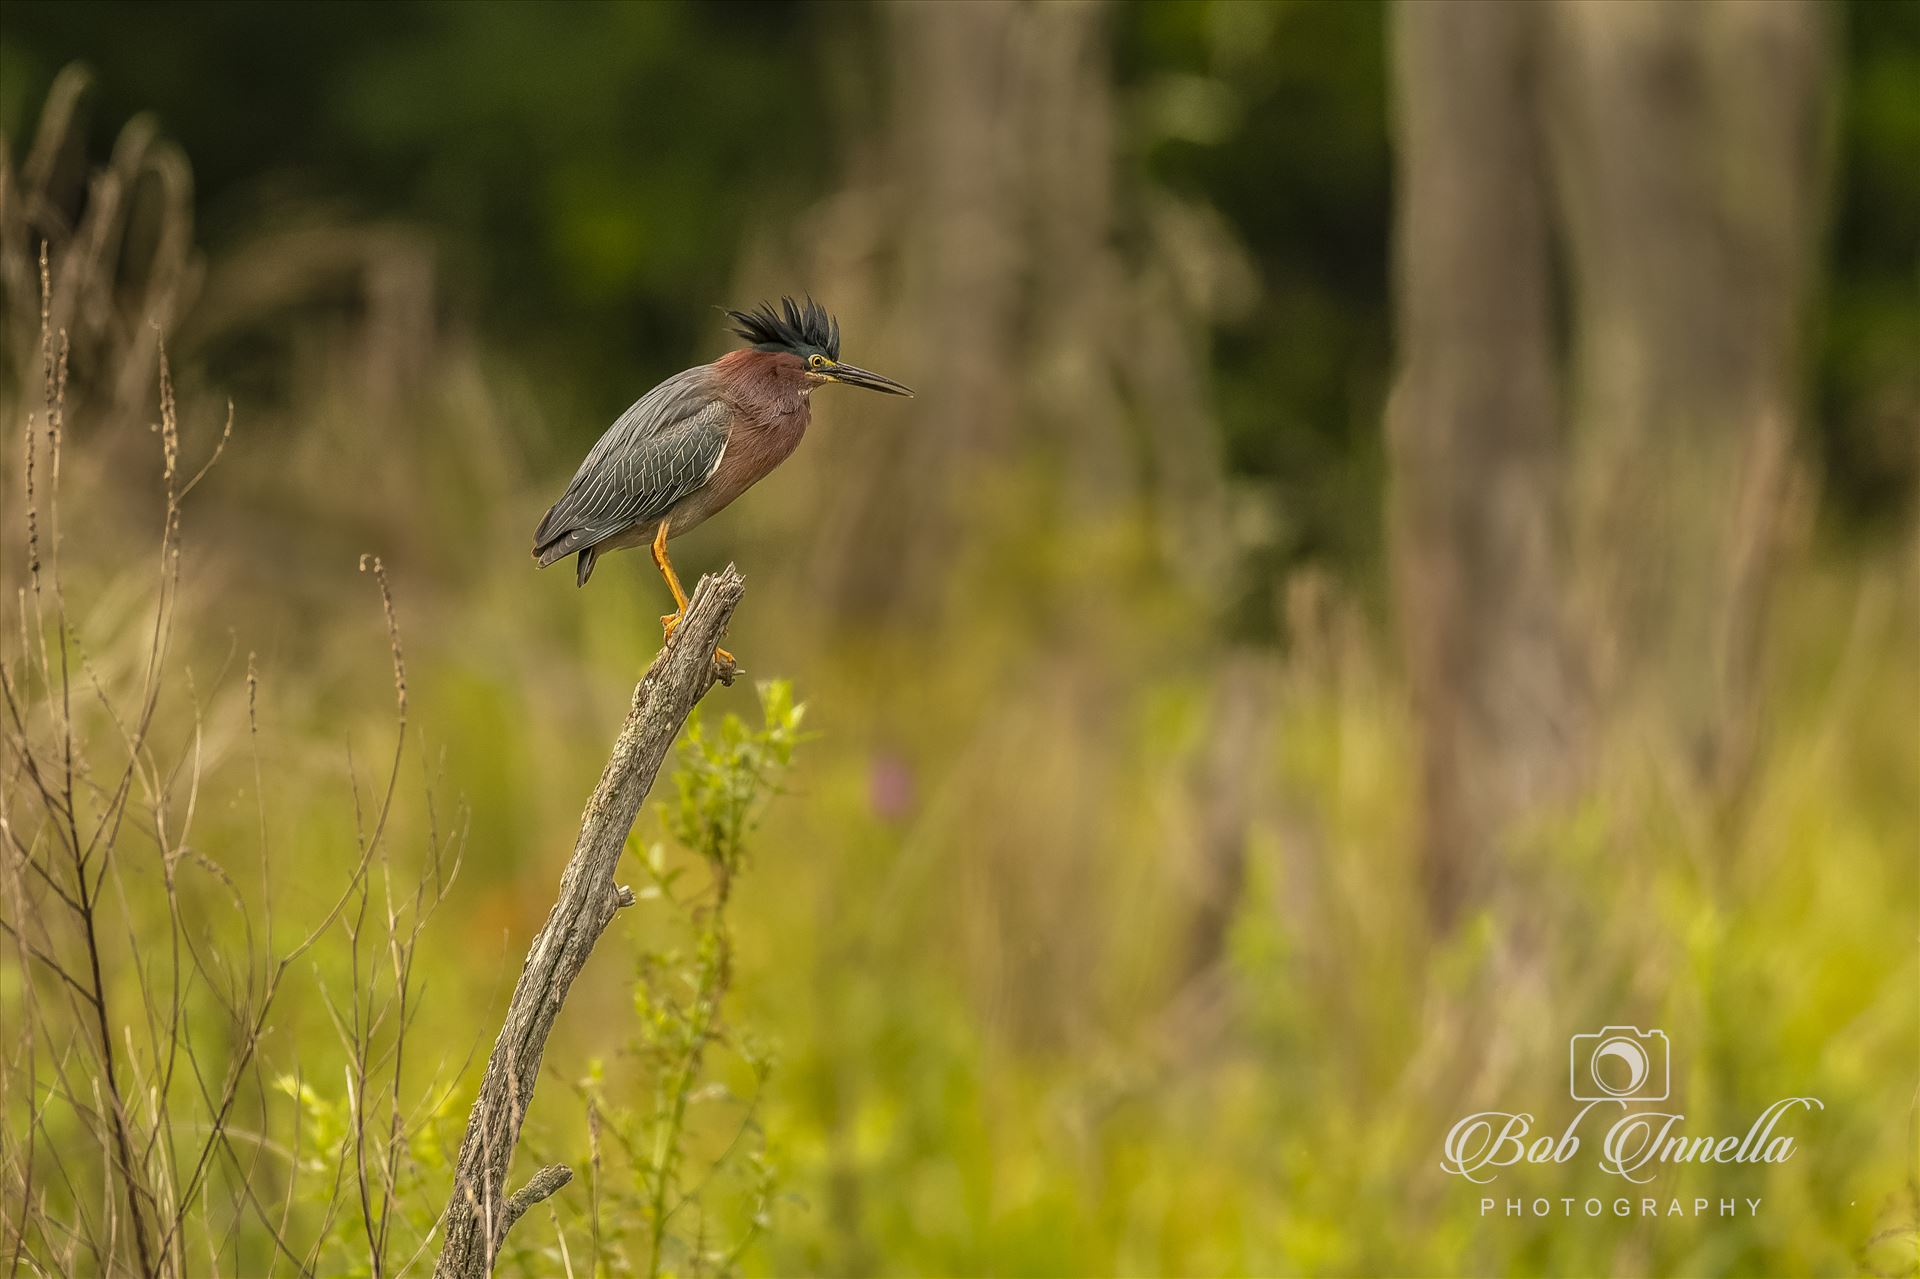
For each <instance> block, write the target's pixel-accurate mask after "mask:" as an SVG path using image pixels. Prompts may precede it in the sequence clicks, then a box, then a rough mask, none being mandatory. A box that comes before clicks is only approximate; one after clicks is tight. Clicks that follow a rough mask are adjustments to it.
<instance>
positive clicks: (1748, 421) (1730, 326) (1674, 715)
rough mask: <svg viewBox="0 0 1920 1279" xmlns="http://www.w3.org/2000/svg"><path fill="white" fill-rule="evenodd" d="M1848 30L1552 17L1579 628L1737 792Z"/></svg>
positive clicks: (1712, 780) (1767, 15) (1581, 12)
mask: <svg viewBox="0 0 1920 1279" xmlns="http://www.w3.org/2000/svg"><path fill="white" fill-rule="evenodd" d="M1826 18H1827V14H1826V7H1825V6H1823V5H1820V4H1817V3H1813V2H1812V0H1769V2H1766V3H1760V2H1757V0H1756V2H1746V3H1740V2H1733V3H1716V4H1705V5H1681V4H1664V5H1654V4H1625V5H1622V4H1603V3H1596V2H1594V0H1564V2H1563V3H1560V4H1558V5H1556V6H1555V7H1554V8H1553V9H1552V11H1551V24H1550V27H1551V36H1550V39H1551V43H1552V57H1553V63H1554V66H1555V69H1556V75H1555V77H1554V80H1553V85H1554V93H1553V95H1552V100H1551V112H1550V119H1551V122H1552V127H1553V129H1554V137H1555V142H1556V146H1555V155H1556V159H1557V162H1558V163H1557V169H1558V176H1559V188H1560V192H1561V197H1562V198H1561V208H1562V211H1563V216H1564V219H1565V225H1566V232H1567V243H1568V249H1569V257H1570V265H1571V268H1572V277H1573V284H1574V288H1575V297H1576V301H1577V306H1576V308H1575V311H1574V327H1573V356H1574V361H1573V370H1574V377H1573V385H1574V397H1573V414H1574V421H1575V424H1576V430H1575V435H1574V438H1575V440H1576V441H1577V446H1578V466H1577V467H1576V471H1575V474H1576V476H1577V477H1578V484H1577V488H1576V490H1575V494H1574V511H1575V519H1574V529H1575V537H1576V546H1577V553H1578V557H1579V564H1580V575H1579V579H1578V581H1577V583H1576V586H1577V589H1578V592H1579V609H1580V616H1581V617H1582V619H1583V625H1582V628H1581V629H1582V631H1583V633H1584V634H1586V635H1587V636H1589V637H1590V639H1591V642H1592V652H1591V654H1590V655H1589V657H1590V662H1591V666H1592V671H1593V675H1594V678H1595V681H1596V689H1597V691H1598V692H1599V693H1600V694H1601V696H1603V697H1604V699H1605V701H1606V703H1607V704H1608V705H1609V706H1610V707H1612V708H1615V709H1616V711H1617V712H1618V713H1620V714H1621V715H1622V717H1623V720H1624V722H1625V724H1626V725H1627V727H1629V729H1630V730H1632V731H1633V732H1634V733H1635V735H1636V736H1639V737H1644V736H1645V734H1644V733H1643V732H1642V731H1641V728H1642V725H1643V722H1649V721H1650V722H1651V723H1652V724H1654V725H1656V726H1657V727H1658V728H1659V730H1660V737H1661V738H1663V739H1664V740H1665V741H1666V742H1667V743H1668V744H1669V749H1670V750H1672V751H1674V752H1676V753H1678V754H1679V755H1681V757H1682V758H1684V759H1685V760H1687V761H1688V763H1690V764H1691V765H1692V768H1693V772H1694V779H1695V780H1696V781H1697V782H1699V783H1702V784H1704V785H1705V786H1706V787H1707V788H1709V790H1710V791H1711V792H1714V793H1716V794H1719V795H1721V796H1726V795H1730V794H1731V793H1733V792H1734V791H1736V790H1737V789H1738V787H1739V785H1740V782H1741V781H1742V779H1743V778H1744V775H1745V773H1746V770H1747V767H1748V763H1749V759H1750V757H1751V753H1752V750H1753V744H1754V734H1755V727H1756V715H1755V710H1756V701H1757V696H1758V689H1757V680H1758V676H1759V673H1760V657H1761V648H1760V643H1759V639H1760V636H1761V634H1762V622H1763V613H1764V607H1765V602H1766V596H1767V583H1768V580H1769V578H1770V576H1771V572H1772V567H1773V561H1774V558H1775V555H1774V548H1775V543H1776V530H1777V526H1778V524H1779V517H1780V512H1781V509H1782V500H1783V497H1784V496H1785V492H1786V487H1787V485H1788V482H1789V480H1790V478H1791V475H1792V468H1791V466H1790V452H1791V450H1790V446H1791V442H1792V437H1793V419H1794V409H1795V398H1796V394H1797V387H1798V380H1799V379H1798V375H1799V360H1798V354H1799V349H1800V343H1799V320H1800V317H1801V312H1802V308H1803V303H1804V300H1805V297H1806V290H1807V281H1808V278H1809V268H1810V266H1811V262H1812V255H1813V251H1814V248H1815V243H1816V239H1817V235H1818V229H1819V223H1820V217H1821V213H1822V210H1823V204H1824V192H1825V190H1826V181H1825V179H1826V177H1827V160H1828V150H1829V148H1828V146H1827V133H1826V128H1825V125H1826V108H1827V103H1828V90H1827V83H1826V80H1827V74H1828V65H1827V49H1828V41H1827V33H1826V30H1825V28H1826Z"/></svg>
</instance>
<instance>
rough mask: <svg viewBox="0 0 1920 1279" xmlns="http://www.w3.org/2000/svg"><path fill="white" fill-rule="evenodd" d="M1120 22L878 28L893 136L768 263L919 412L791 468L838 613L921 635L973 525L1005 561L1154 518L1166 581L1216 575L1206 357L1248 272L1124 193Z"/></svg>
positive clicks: (876, 139) (816, 593)
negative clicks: (1009, 545) (1043, 534)
mask: <svg viewBox="0 0 1920 1279" xmlns="http://www.w3.org/2000/svg"><path fill="white" fill-rule="evenodd" d="M1109 16H1110V14H1109V10H1108V9H1107V7H1106V6H1104V5H1101V4H1097V3H1091V2H1089V0H1071V2H1062V3H1054V4H1045V5H1035V4H1018V3H1011V2H1009V0H977V2H973V0H970V2H965V3H962V2H959V0H952V2H947V3H926V4H913V5H894V6H888V7H886V8H884V9H883V10H881V11H880V17H881V23H880V34H881V36H882V37H883V38H884V41H885V45H886V55H887V56H886V61H887V63H888V65H889V67H890V68H891V72H892V74H891V77H890V80H889V89H888V99H887V101H886V103H885V104H884V106H885V109H884V110H880V111H876V112H873V113H870V114H871V115H872V116H873V117H875V118H879V119H883V120H884V121H885V122H886V124H885V129H884V131H882V132H880V133H879V134H878V135H876V136H873V137H870V138H864V139H857V140H856V145H855V146H854V147H853V148H851V151H852V160H851V163H850V173H849V177H848V181H847V184H846V189H845V191H844V193H843V195H842V196H841V197H840V198H838V199H835V200H833V201H830V202H829V203H828V204H826V205H825V206H823V208H822V209H821V210H820V213H819V215H818V217H817V219H816V223H815V225H814V226H812V227H810V228H809V229H808V231H807V234H806V235H805V236H804V240H805V243H804V244H803V245H802V246H801V247H800V249H799V251H798V252H797V253H789V252H786V251H785V250H784V249H783V250H782V251H781V252H779V253H778V254H774V253H769V254H768V257H769V259H770V260H771V259H773V258H776V257H777V258H780V259H783V260H792V259H795V258H798V259H799V260H801V261H806V260H807V259H808V258H812V259H813V261H812V264H811V266H810V268H809V269H808V270H807V271H806V272H805V275H804V278H807V279H809V280H813V281H816V282H819V287H820V288H821V289H822V290H823V293H822V296H823V297H824V296H829V295H830V296H831V297H832V298H833V299H834V301H835V307H836V309H837V310H838V311H839V312H840V314H841V319H842V321H843V323H844V324H845V327H846V329H847V331H848V332H849V333H850V334H858V335H861V336H860V337H859V339H858V342H859V344H858V347H857V348H856V347H855V346H854V345H853V339H852V338H850V339H849V347H848V352H849V358H852V359H854V360H856V361H859V362H862V363H868V362H870V363H872V364H873V365H874V366H875V367H878V368H882V369H891V370H894V371H895V372H896V374H897V375H898V376H900V377H901V378H902V379H903V380H905V381H907V382H908V383H910V384H912V385H913V386H914V387H915V388H916V390H918V391H919V392H920V398H919V399H918V400H917V401H916V402H915V404H914V407H913V410H912V421H913V425H912V427H911V428H910V429H901V428H900V427H899V425H898V423H897V421H896V422H892V423H883V422H881V421H879V418H880V417H882V416H884V414H882V413H880V412H879V411H878V410H876V409H875V406H873V405H871V404H868V405H862V404H860V403H857V402H854V401H855V400H856V398H857V397H847V399H846V402H844V403H842V402H839V401H836V403H835V406H834V413H835V414H836V416H840V415H846V416H853V415H856V414H865V413H869V412H871V413H873V414H874V417H875V424H874V426H873V428H872V429H871V430H868V429H862V428H860V427H853V428H849V429H847V430H845V431H841V430H829V431H823V432H821V433H820V434H819V436H818V438H817V441H815V440H810V441H809V444H808V448H807V449H806V450H805V451H804V452H802V453H801V454H800V455H799V456H797V457H796V458H795V460H794V462H793V464H792V465H793V466H795V467H799V468H802V469H803V470H806V471H809V472H810V474H812V475H817V476H819V477H822V478H821V480H820V482H819V486H817V487H816V486H809V485H803V484H796V486H795V488H796V490H797V491H818V489H819V488H820V487H824V488H828V489H830V491H832V492H833V493H834V494H835V501H834V502H833V504H832V506H831V508H830V509H829V510H828V511H826V512H821V511H820V510H819V506H818V503H812V504H811V505H810V506H809V508H808V509H809V512H810V514H808V515H807V517H806V518H807V519H808V522H809V525H810V528H809V532H808V536H807V542H808V543H809V545H810V546H811V548H812V553H813V563H812V565H811V567H810V572H809V574H808V577H809V579H810V581H811V582H812V583H814V584H815V588H814V590H813V591H811V592H810V597H811V598H813V599H815V600H818V599H821V598H826V599H830V600H832V601H834V603H835V606H836V607H835V608H834V610H833V612H834V613H835V614H836V615H851V616H855V617H861V618H864V619H868V620H871V619H873V618H876V617H889V616H891V617H896V618H899V617H907V618H914V619H916V620H918V621H921V622H925V621H926V619H927V617H928V616H929V615H931V614H933V613H935V612H936V611H937V609H938V607H939V606H940V605H941V604H943V603H944V602H945V601H946V600H947V599H948V598H950V588H951V586H952V581H951V576H952V570H953V569H954V568H955V567H956V566H957V565H959V564H960V562H961V561H962V560H963V559H964V558H965V557H966V555H967V554H968V552H969V551H970V550H971V551H976V552H977V551H978V549H979V545H980V541H981V540H982V539H981V537H980V535H979V531H980V529H982V528H983V527H984V528H987V529H991V530H992V532H993V533H995V534H998V535H1000V538H1001V540H1002V541H1006V540H1009V539H1008V534H1010V533H1017V534H1028V535H1030V534H1032V532H1033V527H1032V526H1033V525H1034V524H1036V523H1042V524H1044V523H1045V522H1049V521H1052V520H1054V518H1055V515H1054V513H1055V512H1056V511H1061V512H1065V513H1066V514H1067V516H1068V517H1070V518H1074V517H1088V516H1091V517H1092V518H1094V519H1112V518H1113V517H1115V516H1116V515H1134V514H1144V515H1145V516H1146V517H1147V518H1146V519H1143V520H1141V521H1140V524H1141V526H1143V527H1150V528H1151V530H1152V532H1153V533H1154V534H1155V535H1157V536H1158V539H1159V545H1158V547H1156V548H1155V549H1156V550H1158V551H1159V552H1160V553H1161V554H1162V555H1163V556H1164V557H1165V558H1166V559H1167V560H1168V561H1170V562H1176V563H1179V564H1180V565H1181V567H1182V568H1183V569H1192V568H1193V567H1195V562H1196V561H1198V562H1199V567H1200V569H1201V571H1203V572H1204V571H1207V570H1209V569H1212V568H1216V567H1222V566H1223V565H1224V556H1223V555H1222V553H1221V551H1222V545H1223V537H1222V535H1221V533H1220V530H1219V527H1218V526H1219V514H1220V512H1221V510H1222V508H1223V502H1222V500H1221V497H1220V492H1221V483H1222V481H1221V468H1220V463H1219V458H1218V452H1217V449H1216V447H1215V445H1214V440H1215V433H1214V432H1213V430H1212V429H1211V425H1210V422H1209V415H1208V405H1207V401H1206V379H1205V376H1204V370H1205V368H1206V363H1207V355H1206V349H1205V345H1204V344H1205V340H1206V336H1205V335H1206V334H1207V333H1208V331H1209V323H1208V322H1209V320H1210V318H1211V314H1212V313H1213V312H1214V311H1216V310H1219V309H1225V308H1227V307H1230V306H1232V305H1234V304H1235V303H1236V302H1238V301H1241V300H1243V296H1242V295H1243V294H1244V292H1245V284H1244V275H1245V268H1244V265H1243V264H1242V263H1241V262H1240V261H1239V259H1238V257H1237V255H1236V253H1235V251H1234V249H1233V248H1232V245H1231V239H1230V237H1229V236H1228V235H1227V234H1226V233H1225V232H1224V230H1223V229H1222V224H1221V223H1220V222H1219V221H1218V220H1217V219H1211V218H1209V217H1208V216H1207V215H1206V214H1205V213H1204V212H1202V211H1199V210H1196V209H1193V208H1192V207H1190V206H1185V205H1181V204H1180V203H1179V202H1177V201H1175V200H1174V199H1172V198H1171V197H1167V196H1165V195H1164V194H1162V193H1157V192H1143V191H1140V190H1139V189H1138V188H1133V187H1126V186H1124V185H1123V184H1120V183H1118V182H1116V180H1115V178H1116V166H1117V146H1118V143H1117V141H1116V128H1115V123H1116V119H1117V117H1118V107H1117V105H1116V103H1115V101H1114V91H1113V84H1112V80H1113V71H1112V55H1111V50H1110V47H1109V34H1110V33H1109V29H1108V20H1109ZM762 269H763V268H761V267H759V266H758V265H757V264H756V265H755V266H754V268H753V270H752V271H750V272H749V274H755V273H758V272H760V271H761V270H762ZM765 270H766V273H767V274H769V275H771V274H773V272H772V270H771V269H770V267H769V268H765ZM827 477H830V478H827ZM763 509H764V507H763ZM1176 557H1177V559H1176ZM902 591H913V592H918V593H919V595H920V598H918V599H906V598H901V597H900V594H899V593H900V592H902Z"/></svg>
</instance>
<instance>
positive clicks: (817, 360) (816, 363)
mask: <svg viewBox="0 0 1920 1279" xmlns="http://www.w3.org/2000/svg"><path fill="white" fill-rule="evenodd" d="M807 363H808V364H810V365H812V366H813V367H814V368H816V369H824V368H826V367H827V363H828V361H827V357H826V356H824V355H821V354H819V353H818V352H815V353H814V354H812V355H810V356H808V357H807Z"/></svg>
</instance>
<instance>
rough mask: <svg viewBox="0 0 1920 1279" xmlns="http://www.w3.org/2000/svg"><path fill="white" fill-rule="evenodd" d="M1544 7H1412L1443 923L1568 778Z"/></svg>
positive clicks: (1412, 487)
mask: <svg viewBox="0 0 1920 1279" xmlns="http://www.w3.org/2000/svg"><path fill="white" fill-rule="evenodd" d="M1538 19H1539V14H1538V11H1537V10H1535V9H1534V8H1533V7H1532V6H1528V5H1519V4H1506V3H1501V2H1500V0H1472V2H1470V3H1458V4H1447V5H1439V4H1403V5H1401V6H1400V7H1399V8H1398V9H1397V10H1396V14H1395V27H1394V63H1393V68H1394V76H1395V84H1396V88H1397V97H1398V101H1397V104H1396V107H1397V124H1398V129H1399V154H1398V161H1397V170H1396V173H1397V178H1398V182H1399V200H1400V210H1399V218H1398V223H1397V227H1396V235H1395V244H1394V250H1395V271H1396V281H1397V286H1398V287H1397V298H1396V322H1397V324H1398V328H1399V335H1400V337H1399V341H1400V366H1399V370H1398V374H1397V377H1396V380H1395V385H1394V389H1393V394H1392V399H1391V402H1390V403H1389V406H1388V413H1387V426H1388V449H1389V460H1390V469H1391V484H1392V493H1391V498H1390V505H1389V518H1390V521H1391V526H1392V529H1391V547H1392V558H1393V569H1394V583H1395V590H1396V593H1397V596H1398V602H1399V613H1400V630H1401V634H1402V636H1403V641H1404V644H1405V656H1406V662H1407V667H1408V673H1409V677H1410V679H1411V682H1412V687H1413V696H1414V702H1415V713H1416V715H1417V716H1418V719H1419V724H1420V733H1421V740H1420V744H1419V751H1420V776H1421V804H1422V818H1423V820H1422V834H1421V839H1422V850H1421V853H1422V865H1423V868H1424V878H1425V890H1426V894H1427V901H1428V904H1429V909H1430V914H1431V915H1432V918H1433V921H1434V923H1435V924H1436V926H1438V927H1440V928H1444V927H1446V926H1447V925H1448V924H1449V923H1450V922H1451V921H1452V920H1453V918H1454V916H1455V915H1456V913H1457V912H1458V911H1459V909H1460V908H1461V906H1462V905H1463V904H1464V902H1465V901H1466V900H1467V898H1468V897H1469V896H1470V895H1471V894H1472V892H1473V882H1472V881H1473V880H1474V879H1475V878H1476V877H1477V874H1478V870H1477V867H1478V866H1479V865H1480V864H1481V863H1482V862H1483V861H1484V859H1485V857H1486V856H1487V854H1488V853H1490V852H1491V851H1492V850H1493V847H1494V846H1495V845H1497V844H1498V842H1499V841H1500V840H1501V839H1502V838H1503V836H1504V834H1505V833H1506V831H1507V830H1508V828H1509V827H1510V826H1511V825H1512V823H1513V822H1515V821H1516V820H1517V819H1518V818H1519V817H1520V815H1521V814H1523V813H1524V812H1525V811H1526V810H1527V809H1529V808H1530V807H1531V806H1533V805H1534V804H1535V803H1536V802H1537V801H1538V800H1539V799H1540V798H1541V797H1542V796H1543V795H1544V794H1545V793H1547V792H1549V791H1551V790H1552V789H1553V788H1554V787H1556V786H1557V785H1558V782H1559V779H1560V776H1561V774H1562V772H1563V767H1562V763H1563V760H1564V758H1565V755H1566V737H1567V721H1568V719H1569V716H1570V707H1571V687H1570V684H1571V682H1570V680H1569V676H1568V668H1567V662H1566V656H1565V651H1564V644H1563V640H1562V633H1561V624H1560V617H1559V609H1560V603H1559V598H1560V597H1559V579H1560V566H1559V564H1558V562H1557V554H1556V553H1557V549H1558V547H1559V543H1560V541H1561V537H1560V528H1559V519H1560V511H1559V502H1558V493H1559V491H1560V485H1559V482H1558V481H1559V440H1558V426H1557V417H1558V414H1557V411H1556V406H1555V392H1554V376H1553V361H1552V351H1551V345H1550V344H1551V334H1552V324H1551V311H1552V308H1551V293H1550V278H1551V267H1550V260H1549V241H1548V226H1547V199H1546V182H1545V165H1544V157H1543V153H1542V138H1541V136H1540V133H1539V130H1538V127H1537V123H1536V122H1537V115H1538V113H1537V112H1536V111H1535V109H1534V104H1535V101H1536V95H1535V90H1534V86H1533V79H1534V63H1535V58H1534V52H1533V51H1534V49H1535V48H1536V47H1537V41H1536V40H1535V39H1534V31H1535V29H1536V25H1537V22H1538Z"/></svg>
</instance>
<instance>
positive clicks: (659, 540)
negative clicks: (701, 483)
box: [653, 520, 738, 666]
mask: <svg viewBox="0 0 1920 1279" xmlns="http://www.w3.org/2000/svg"><path fill="white" fill-rule="evenodd" d="M653 563H654V566H655V567H656V568H658V569H659V570H660V576H662V577H664V578H666V579H667V589H668V590H670V591H672V592H673V612H671V613H667V614H665V615H663V616H662V617H661V618H660V627H661V629H662V630H664V631H665V632H666V637H667V638H668V639H672V638H673V629H674V627H676V626H678V625H680V619H681V618H683V617H685V616H686V615H687V593H686V591H684V590H683V589H681V586H680V577H679V575H678V574H676V573H675V572H674V571H673V561H672V560H670V559H668V558H667V522H666V521H665V520H661V521H660V529H659V531H658V532H656V533H655V534H654V535H653ZM713 656H714V658H715V659H716V660H718V661H722V662H725V663H726V664H727V665H728V666H736V665H738V663H737V662H735V661H734V660H733V654H732V653H729V652H728V651H727V650H726V649H724V648H716V649H714V650H713Z"/></svg>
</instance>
